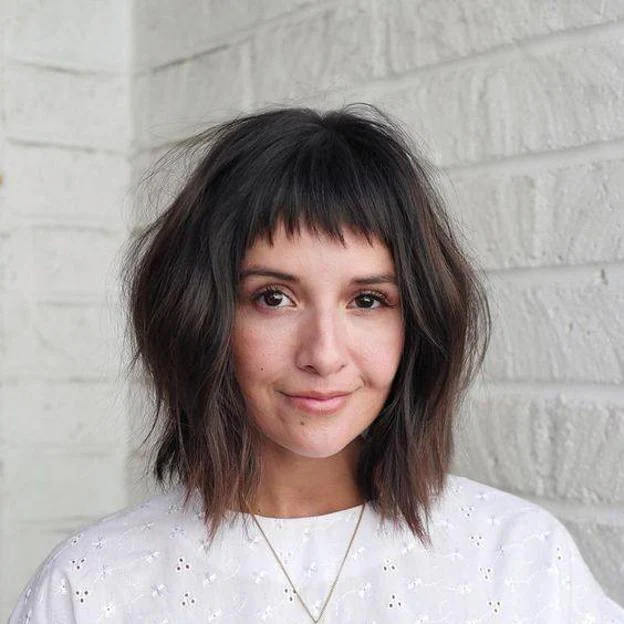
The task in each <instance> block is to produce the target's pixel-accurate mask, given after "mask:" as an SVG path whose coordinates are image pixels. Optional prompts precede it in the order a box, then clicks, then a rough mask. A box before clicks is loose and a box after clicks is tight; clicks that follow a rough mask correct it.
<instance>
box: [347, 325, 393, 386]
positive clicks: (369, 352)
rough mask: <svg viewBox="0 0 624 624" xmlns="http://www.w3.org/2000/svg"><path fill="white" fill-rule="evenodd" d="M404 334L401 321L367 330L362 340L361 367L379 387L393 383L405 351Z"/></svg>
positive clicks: (360, 350)
mask: <svg viewBox="0 0 624 624" xmlns="http://www.w3.org/2000/svg"><path fill="white" fill-rule="evenodd" d="M403 345H404V334H403V329H402V325H401V324H400V323H396V324H391V325H389V326H387V325H385V326H383V327H381V328H379V329H378V330H377V331H370V332H367V334H366V335H365V336H363V337H362V340H361V341H360V347H359V349H358V350H359V353H360V367H361V369H362V372H364V373H365V374H366V375H367V377H368V379H369V382H370V383H371V384H372V385H374V386H377V387H387V386H389V385H390V384H391V383H392V380H393V379H394V376H395V374H396V371H397V369H398V367H399V363H400V360H401V355H402V353H403Z"/></svg>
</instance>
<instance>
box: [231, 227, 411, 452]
mask: <svg viewBox="0 0 624 624" xmlns="http://www.w3.org/2000/svg"><path fill="white" fill-rule="evenodd" d="M344 237H345V243H346V246H343V245H342V243H341V242H340V241H333V240H331V239H330V238H328V237H327V236H325V235H320V234H319V235H317V234H313V233H311V232H310V231H308V230H305V229H302V230H301V233H300V234H299V235H298V234H294V235H293V236H292V237H291V238H289V237H288V236H287V235H286V233H285V230H284V229H283V228H279V229H278V230H277V231H276V232H275V235H274V237H273V244H272V245H270V244H269V243H268V241H267V240H265V239H261V240H258V241H257V242H256V244H255V245H254V246H253V247H252V248H251V249H249V250H248V251H247V254H246V256H245V258H244V260H243V263H242V269H241V281H240V293H239V300H238V305H237V311H236V316H235V323H234V333H233V353H234V364H235V372H236V377H237V380H238V382H239V385H240V387H241V390H242V393H243V396H244V398H245V402H246V406H247V411H248V416H249V417H251V418H252V419H253V420H254V421H255V423H256V424H257V426H258V428H259V429H260V431H261V432H262V434H263V436H264V438H265V443H269V444H271V443H273V444H275V445H278V446H279V447H281V449H285V450H288V451H290V452H292V453H295V454H297V455H300V456H305V457H315V458H321V457H330V456H332V455H335V454H337V453H339V452H340V451H341V450H342V449H344V448H345V447H346V446H347V445H348V444H349V443H350V442H352V441H353V440H354V439H356V438H357V437H358V436H359V435H360V434H361V433H362V432H363V431H364V430H365V429H366V428H367V427H368V426H369V425H370V424H371V423H372V422H373V420H375V418H376V416H377V415H378V413H379V412H380V410H381V408H382V407H383V404H384V401H385V399H386V397H387V395H388V392H389V390H390V385H391V383H392V379H393V378H394V375H395V373H396V370H397V367H398V365H399V359H400V357H401V352H402V349H403V322H402V314H401V308H400V301H399V291H398V287H397V284H396V274H395V268H394V264H393V261H392V257H391V255H390V253H389V251H388V249H387V248H386V247H385V246H384V245H383V244H381V243H380V242H373V244H369V243H368V242H367V240H366V239H365V238H363V237H361V236H358V235H355V234H353V233H351V232H349V231H345V233H344Z"/></svg>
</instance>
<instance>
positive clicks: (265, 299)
mask: <svg viewBox="0 0 624 624" xmlns="http://www.w3.org/2000/svg"><path fill="white" fill-rule="evenodd" d="M254 301H255V302H256V303H258V302H259V303H260V305H262V306H264V307H267V308H283V307H285V306H286V305H288V303H289V301H290V299H289V298H288V297H287V296H286V295H285V294H284V293H283V292H282V291H281V290H274V289H267V290H264V291H262V292H261V293H258V294H257V295H256V296H255V297H254Z"/></svg>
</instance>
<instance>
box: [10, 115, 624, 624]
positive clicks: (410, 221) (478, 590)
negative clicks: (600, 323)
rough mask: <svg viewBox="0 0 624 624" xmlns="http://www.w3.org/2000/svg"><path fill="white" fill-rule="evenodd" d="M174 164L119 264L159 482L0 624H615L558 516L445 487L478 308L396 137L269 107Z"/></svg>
mask: <svg viewBox="0 0 624 624" xmlns="http://www.w3.org/2000/svg"><path fill="white" fill-rule="evenodd" d="M193 147H194V148H196V149H197V150H199V152H200V153H199V161H198V164H197V165H196V167H195V169H194V170H193V172H192V174H191V175H190V176H189V179H188V181H187V182H186V184H185V186H184V187H183V188H182V190H181V191H180V193H179V194H178V196H177V197H176V198H175V200H174V201H173V203H172V204H171V205H170V206H169V208H168V209H167V210H166V211H165V212H164V213H163V214H162V216H160V217H159V218H158V219H157V220H156V221H155V222H154V223H153V224H152V225H151V226H149V227H148V228H147V229H146V231H144V232H143V233H142V234H141V236H140V237H139V238H138V239H137V240H136V242H135V245H134V247H133V249H132V251H131V253H130V255H129V259H128V264H127V271H126V278H127V279H126V283H127V284H128V294H129V304H130V312H131V327H132V330H133V336H134V340H135V345H136V351H135V363H137V362H138V363H140V364H141V365H142V367H143V368H144V373H145V374H146V376H147V378H148V380H149V382H150V383H151V387H152V389H153V391H154V397H155V405H156V423H155V424H156V427H157V428H156V431H157V432H158V443H157V455H156V462H155V472H156V475H157V477H158V479H159V480H160V481H161V482H164V481H167V480H170V481H172V482H173V487H171V488H170V489H169V491H168V492H167V493H165V494H164V495H163V496H160V497H156V498H154V499H152V500H150V501H148V502H146V503H144V504H142V505H140V506H139V507H137V508H134V509H130V510H126V511H122V512H121V513H118V514H116V515H114V516H111V517H109V518H107V519H105V520H103V521H101V522H99V523H98V524H96V525H94V526H92V527H89V528H87V529H85V530H84V531H82V532H81V533H79V534H78V535H76V536H74V537H73V538H72V539H70V540H68V541H66V542H65V543H64V544H62V545H60V546H59V547H58V548H57V550H56V551H55V552H54V553H53V554H52V555H51V556H50V558H49V559H48V560H47V561H46V562H45V563H44V564H43V566H42V567H41V568H40V570H39V572H38V573H37V575H36V576H35V578H34V579H33V581H32V582H31V584H30V586H29V587H28V589H26V590H25V592H24V594H23V596H22V597H21V598H20V601H19V603H18V605H17V607H16V610H15V611H14V613H13V616H12V618H11V623H12V624H17V623H18V622H30V623H35V624H36V623H44V622H46V623H48V622H49V623H51V622H80V623H82V622H99V621H101V620H105V619H107V618H108V619H109V620H111V621H114V622H115V621H117V622H133V623H136V622H145V623H147V622H150V623H156V622H159V623H164V622H171V623H173V622H176V623H180V622H206V621H222V622H257V621H262V622H265V621H266V622H297V623H298V622H320V621H322V622H325V623H340V624H342V623H346V622H410V623H413V622H430V623H432V622H445V623H456V622H489V621H501V622H532V623H536V622H544V623H545V622H548V623H552V622H581V621H600V622H624V615H623V613H622V611H621V610H620V609H619V608H618V607H617V606H616V605H615V604H614V603H613V602H611V601H610V600H609V599H607V598H606V597H605V596H604V595H603V593H602V591H601V590H600V589H599V587H598V586H597V585H596V583H595V581H594V580H593V579H592V577H591V575H590V573H589V572H588V570H587V568H586V567H585V565H584V563H583V562H582V560H581V558H580V556H579V554H578V552H577V550H576V548H575V546H574V544H573V542H572V540H571V538H570V537H569V535H568V533H567V532H566V531H565V529H563V527H562V526H561V525H560V524H559V523H558V522H557V521H556V520H555V519H554V518H552V517H551V516H550V515H548V514H547V513H546V512H544V511H542V510H541V509H539V508H537V507H536V506H534V505H531V504H529V503H525V502H523V501H521V500H519V499H516V498H514V497H512V496H510V495H507V494H504V493H502V492H499V491H496V490H494V489H492V488H489V487H486V486H482V485H479V484H477V483H474V482H471V481H469V480H466V479H461V478H457V477H448V478H447V473H448V468H449V461H450V457H451V447H452V427H453V417H454V414H455V411H456V407H457V404H458V400H459V399H460V397H461V394H462V392H463V390H464V389H465V388H466V384H467V383H468V381H469V379H470V377H471V374H472V373H473V371H474V370H475V367H476V366H477V365H478V364H479V362H480V360H481V358H482V355H483V351H484V348H485V344H486V342H487V335H488V315H487V305H486V303H485V299H484V297H483V295H482V292H481V290H480V287H479V285H478V282H477V280H476V278H475V274H474V272H473V270H472V269H471V267H470V265H469V263H468V262H467V260H466V258H465V257H464V255H463V253H462V251H461V250H460V248H459V246H458V244H457V241H456V239H455V238H454V236H453V234H452V232H451V230H450V227H449V223H448V220H447V217H446V215H445V213H444V208H443V205H442V203H441V201H440V199H439V198H438V196H437V194H436V193H435V190H434V188H433V187H432V183H431V180H430V175H429V174H428V172H427V169H426V167H425V165H424V164H423V163H422V161H421V160H420V159H419V158H418V157H417V156H416V155H415V153H414V151H413V150H412V149H411V148H410V147H409V144H408V142H407V140H406V139H405V138H404V137H403V135H402V134H401V132H400V130H399V129H398V128H397V127H395V126H394V125H393V124H392V123H391V122H390V121H389V120H388V119H387V118H386V117H384V116H383V115H382V114H381V113H379V111H375V110H373V109H372V108H367V109H364V110H362V111H357V110H354V109H345V110H341V111H334V112H329V113H324V114H319V113H316V112H314V111H310V110H302V109H284V110H276V111H272V112H266V113H261V114H256V115H250V116H247V117H242V118H239V119H236V120H234V121H231V122H229V123H226V124H224V125H222V126H220V127H218V128H216V129H214V130H211V131H209V132H207V133H205V134H204V135H202V136H200V137H197V138H196V139H195V140H194V142H193ZM591 618H594V619H591Z"/></svg>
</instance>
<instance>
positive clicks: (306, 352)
mask: <svg viewBox="0 0 624 624" xmlns="http://www.w3.org/2000/svg"><path fill="white" fill-rule="evenodd" d="M343 320H344V319H343V318H342V317H341V315H340V313H339V312H338V311H336V310H325V311H322V310H310V312H309V315H308V317H307V318H306V319H305V321H304V323H303V325H302V327H301V331H300V335H299V344H298V348H297V356H296V364H297V367H298V368H300V369H302V370H306V371H308V372H311V373H314V374H316V375H320V376H322V377H328V376H330V375H333V374H335V373H337V372H339V371H340V370H342V369H343V368H344V367H345V366H346V365H347V349H346V340H347V331H346V330H347V328H346V327H345V326H344V322H343Z"/></svg>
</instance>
